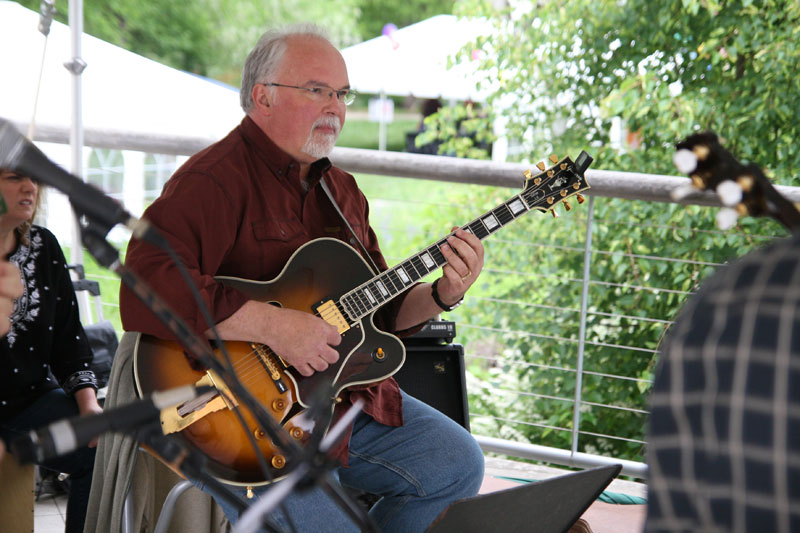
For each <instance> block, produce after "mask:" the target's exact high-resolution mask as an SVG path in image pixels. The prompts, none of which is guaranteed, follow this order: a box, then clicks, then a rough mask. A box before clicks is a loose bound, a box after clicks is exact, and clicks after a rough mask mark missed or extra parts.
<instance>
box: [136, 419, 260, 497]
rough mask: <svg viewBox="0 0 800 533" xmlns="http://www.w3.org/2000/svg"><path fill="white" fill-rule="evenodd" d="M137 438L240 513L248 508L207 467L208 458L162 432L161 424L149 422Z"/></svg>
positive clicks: (165, 460) (168, 463)
mask: <svg viewBox="0 0 800 533" xmlns="http://www.w3.org/2000/svg"><path fill="white" fill-rule="evenodd" d="M136 440H137V441H139V442H141V443H143V444H145V445H147V446H148V447H149V448H150V449H151V450H152V451H153V452H155V453H156V454H157V455H158V456H159V457H160V458H161V459H162V460H163V461H164V462H165V463H166V464H167V465H169V466H170V467H171V468H174V469H175V470H177V471H178V472H180V473H181V474H183V475H184V476H185V477H186V478H189V479H197V480H198V481H200V482H201V483H203V484H204V485H205V486H207V487H209V488H211V489H212V490H213V491H214V493H215V494H216V496H218V497H219V498H221V499H222V500H224V501H225V503H226V504H228V505H230V506H232V507H234V508H236V510H237V511H238V512H240V513H243V512H244V511H245V510H246V509H247V502H245V500H244V499H243V498H242V497H240V496H237V495H236V493H234V492H233V491H232V490H230V489H229V488H228V487H226V486H225V485H224V484H223V483H220V482H219V481H218V480H217V479H216V478H215V477H214V476H212V475H210V474H208V473H207V472H206V469H205V463H206V460H205V459H206V458H205V456H204V455H200V454H198V453H197V452H196V451H194V450H192V449H191V448H190V447H188V446H184V445H183V444H179V443H178V440H177V439H171V438H169V437H167V436H166V435H164V434H163V433H162V432H161V425H160V424H156V423H154V424H149V425H148V426H145V427H144V428H142V429H140V430H139V431H138V432H137V433H136Z"/></svg>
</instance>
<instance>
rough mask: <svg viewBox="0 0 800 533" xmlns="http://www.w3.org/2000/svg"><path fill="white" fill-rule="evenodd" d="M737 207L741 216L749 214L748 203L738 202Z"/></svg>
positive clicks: (737, 211)
mask: <svg viewBox="0 0 800 533" xmlns="http://www.w3.org/2000/svg"><path fill="white" fill-rule="evenodd" d="M735 209H736V214H737V215H739V216H740V217H743V216H746V215H747V206H746V205H744V204H736V207H735Z"/></svg>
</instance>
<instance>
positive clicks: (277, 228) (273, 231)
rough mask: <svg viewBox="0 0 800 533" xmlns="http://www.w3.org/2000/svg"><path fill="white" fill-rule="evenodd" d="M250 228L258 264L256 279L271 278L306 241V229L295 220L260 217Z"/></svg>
mask: <svg viewBox="0 0 800 533" xmlns="http://www.w3.org/2000/svg"><path fill="white" fill-rule="evenodd" d="M252 229H253V239H254V240H255V246H256V248H257V251H258V257H259V264H260V268H259V272H258V273H257V276H256V278H257V279H262V280H264V279H272V278H273V277H274V276H276V275H277V274H278V273H279V272H280V271H281V269H283V267H284V265H285V264H286V262H287V261H288V260H289V258H290V257H291V256H292V254H293V253H294V252H295V251H296V250H297V249H298V248H299V247H300V246H302V245H303V244H304V243H306V242H307V241H308V235H307V233H306V229H305V228H304V227H303V225H302V224H301V223H300V222H299V221H297V220H291V219H262V220H258V221H255V222H253V223H252ZM253 266H255V265H253Z"/></svg>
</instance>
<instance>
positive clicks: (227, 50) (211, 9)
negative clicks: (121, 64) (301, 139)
mask: <svg viewBox="0 0 800 533" xmlns="http://www.w3.org/2000/svg"><path fill="white" fill-rule="evenodd" d="M17 1H18V2H19V3H20V4H22V5H24V6H26V7H28V8H29V9H32V10H35V11H38V9H39V0H17ZM56 8H57V13H56V20H59V21H61V22H64V23H66V22H67V20H68V15H69V9H68V2H67V1H66V0H57V1H56ZM83 11H84V30H85V31H86V33H88V34H90V35H93V36H95V37H98V38H100V39H103V40H104V41H107V42H110V43H112V44H116V45H118V46H121V47H122V48H125V49H126V50H130V51H131V52H134V53H137V54H140V55H143V56H145V57H148V58H150V59H153V60H155V61H159V62H161V63H165V64H167V65H170V66H172V67H175V68H177V69H181V70H186V71H189V72H194V73H196V74H200V75H203V76H209V77H212V78H216V79H219V80H221V81H225V82H227V83H230V84H232V85H236V86H238V85H239V82H240V76H241V69H242V65H243V64H244V60H245V58H246V57H247V53H248V52H249V51H250V49H251V48H252V47H253V45H254V44H255V43H256V41H257V40H258V38H259V36H260V35H261V34H262V33H263V32H264V31H266V30H267V29H269V28H270V27H275V26H281V25H286V24H291V23H294V22H306V21H307V22H314V23H317V24H320V25H321V26H323V27H324V28H325V29H326V30H327V31H328V32H329V33H330V35H331V38H332V40H333V41H334V42H335V43H336V44H338V45H349V44H352V43H353V42H356V41H358V37H359V35H358V32H357V30H356V23H355V21H356V20H357V18H358V9H357V0H338V1H337V2H336V8H335V9H331V5H330V4H329V3H324V2H317V1H315V0H292V1H289V0H272V1H270V2H263V1H258V0H194V1H192V2H172V1H167V0H145V1H141V0H114V1H113V2H112V1H109V0H84V9H83Z"/></svg>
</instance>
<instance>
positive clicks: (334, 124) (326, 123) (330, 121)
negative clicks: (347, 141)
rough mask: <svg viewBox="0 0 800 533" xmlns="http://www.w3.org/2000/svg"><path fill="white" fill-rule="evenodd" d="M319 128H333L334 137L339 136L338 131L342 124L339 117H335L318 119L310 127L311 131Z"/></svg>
mask: <svg viewBox="0 0 800 533" xmlns="http://www.w3.org/2000/svg"><path fill="white" fill-rule="evenodd" d="M319 127H324V128H333V129H334V133H335V135H339V131H340V130H341V129H342V123H341V121H340V120H339V117H336V116H328V117H320V118H318V119H317V120H315V121H314V124H313V125H312V126H311V131H314V130H315V129H317V128H319Z"/></svg>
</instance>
